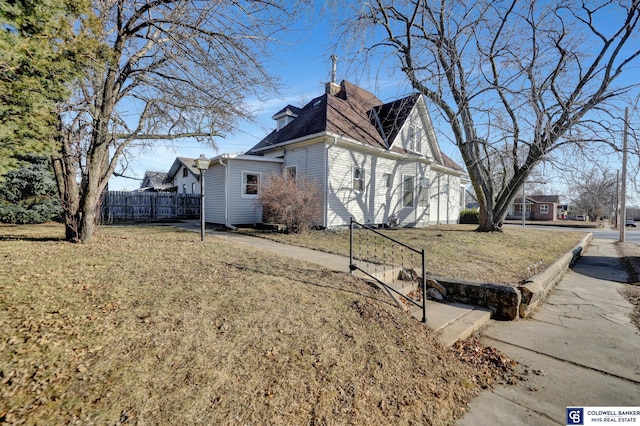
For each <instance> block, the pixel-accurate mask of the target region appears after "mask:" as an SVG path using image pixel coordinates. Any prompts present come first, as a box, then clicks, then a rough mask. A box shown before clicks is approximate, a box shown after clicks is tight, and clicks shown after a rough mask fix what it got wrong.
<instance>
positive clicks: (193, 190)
mask: <svg viewBox="0 0 640 426" xmlns="http://www.w3.org/2000/svg"><path fill="white" fill-rule="evenodd" d="M200 179H202V177H201V178H200ZM191 193H192V194H195V193H196V183H195V182H191Z"/></svg>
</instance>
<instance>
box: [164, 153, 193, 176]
mask: <svg viewBox="0 0 640 426" xmlns="http://www.w3.org/2000/svg"><path fill="white" fill-rule="evenodd" d="M181 166H184V167H186V168H187V169H188V170H189V171H190V172H191V174H192V175H194V176H196V177H198V176H200V171H199V170H198V169H197V168H196V160H195V159H193V158H189V157H176V159H175V160H174V161H173V164H172V165H171V168H170V169H169V172H168V173H167V179H169V180H173V178H174V177H175V175H176V173H178V170H180V167H181Z"/></svg>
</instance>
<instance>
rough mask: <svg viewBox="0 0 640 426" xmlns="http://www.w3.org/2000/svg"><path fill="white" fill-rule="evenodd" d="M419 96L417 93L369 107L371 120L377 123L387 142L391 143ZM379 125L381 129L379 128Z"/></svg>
mask: <svg viewBox="0 0 640 426" xmlns="http://www.w3.org/2000/svg"><path fill="white" fill-rule="evenodd" d="M419 98H420V95H419V94H418V93H415V94H413V95H410V96H407V97H406V98H402V99H398V100H396V101H393V102H389V103H386V104H384V105H380V106H376V107H373V108H372V109H371V112H370V113H369V115H371V120H374V123H376V124H378V123H379V124H378V126H379V128H378V130H381V133H382V135H383V137H384V138H385V140H386V142H387V144H391V143H393V141H394V140H395V138H396V137H397V136H398V133H399V132H400V129H401V128H402V126H403V125H404V123H405V121H407V118H409V114H411V111H412V110H413V107H414V106H415V105H416V102H417V101H418V99H419ZM380 127H381V128H382V129H380Z"/></svg>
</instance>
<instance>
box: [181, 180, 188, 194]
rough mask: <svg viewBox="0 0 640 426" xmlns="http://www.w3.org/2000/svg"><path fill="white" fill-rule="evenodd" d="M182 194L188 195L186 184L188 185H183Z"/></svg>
mask: <svg viewBox="0 0 640 426" xmlns="http://www.w3.org/2000/svg"><path fill="white" fill-rule="evenodd" d="M182 193H183V194H186V193H187V184H186V183H183V184H182Z"/></svg>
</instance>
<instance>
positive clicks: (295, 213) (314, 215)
mask: <svg viewBox="0 0 640 426" xmlns="http://www.w3.org/2000/svg"><path fill="white" fill-rule="evenodd" d="M260 190H261V192H260V196H259V198H258V200H259V201H260V204H262V220H263V222H265V223H279V224H283V225H285V226H286V227H287V231H288V232H292V233H304V232H306V231H308V230H309V229H311V227H312V226H313V225H314V223H315V222H316V221H317V219H318V217H319V216H320V215H321V214H322V193H321V191H320V187H319V186H318V185H317V184H316V183H315V182H313V181H310V180H308V179H306V178H305V177H304V176H300V175H298V176H297V177H296V178H285V177H284V176H281V175H278V174H272V175H269V176H268V177H267V179H266V181H265V182H264V184H263V185H262V187H261V189H260Z"/></svg>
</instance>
